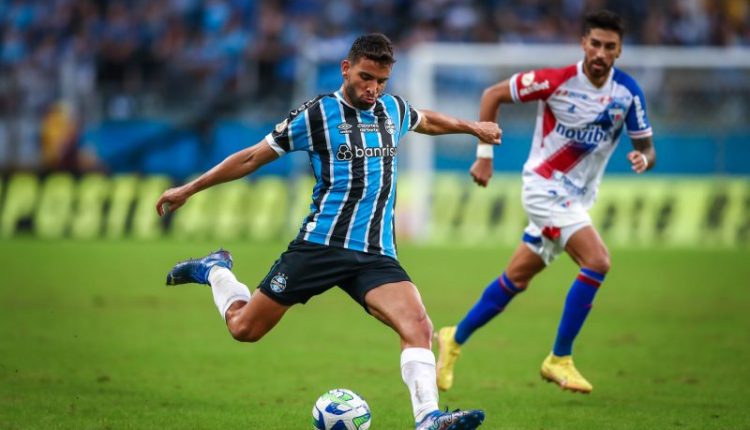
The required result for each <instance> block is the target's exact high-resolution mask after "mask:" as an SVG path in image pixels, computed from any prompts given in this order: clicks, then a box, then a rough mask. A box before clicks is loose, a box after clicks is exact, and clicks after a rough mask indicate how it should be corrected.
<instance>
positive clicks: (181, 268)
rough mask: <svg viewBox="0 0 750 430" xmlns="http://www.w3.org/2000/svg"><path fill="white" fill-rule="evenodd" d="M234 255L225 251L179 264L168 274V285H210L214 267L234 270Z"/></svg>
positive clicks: (220, 250) (221, 250)
mask: <svg viewBox="0 0 750 430" xmlns="http://www.w3.org/2000/svg"><path fill="white" fill-rule="evenodd" d="M232 264H233V262H232V254H230V253H229V251H226V250H224V249H219V250H218V251H215V252H212V253H210V254H208V255H207V256H205V257H203V258H191V259H190V260H185V261H181V262H179V263H177V264H176V265H175V266H174V267H173V268H172V270H170V271H169V273H168V274H167V285H180V284H189V283H191V282H194V283H197V284H206V285H208V272H210V271H211V268H212V267H214V266H220V267H226V268H227V269H230V270H231V269H232Z"/></svg>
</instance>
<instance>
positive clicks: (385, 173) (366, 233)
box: [156, 34, 500, 430]
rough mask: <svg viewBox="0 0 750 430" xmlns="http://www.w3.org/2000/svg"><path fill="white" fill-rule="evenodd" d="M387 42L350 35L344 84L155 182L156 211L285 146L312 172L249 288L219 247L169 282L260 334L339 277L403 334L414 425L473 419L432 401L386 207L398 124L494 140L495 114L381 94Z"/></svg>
mask: <svg viewBox="0 0 750 430" xmlns="http://www.w3.org/2000/svg"><path fill="white" fill-rule="evenodd" d="M394 62H395V60H394V58H393V49H392V46H391V43H390V41H389V40H388V38H386V37H385V36H383V35H382V34H370V35H366V36H362V37H360V38H358V39H357V40H356V41H355V42H354V44H353V45H352V47H351V50H350V51H349V55H348V56H347V58H346V59H345V60H343V61H342V63H341V74H342V77H343V84H342V86H341V88H340V89H339V90H338V91H336V92H334V93H332V94H327V95H321V96H318V97H315V98H314V99H311V100H309V101H307V102H305V103H303V104H302V105H301V106H300V107H298V108H297V109H294V110H293V111H291V112H290V113H289V116H288V117H287V118H286V119H284V120H283V121H282V122H280V123H279V124H278V125H277V126H276V127H275V129H274V130H273V131H272V132H271V133H270V134H268V136H266V138H265V139H264V140H262V141H261V142H259V143H258V144H256V145H254V146H252V147H249V148H247V149H244V150H241V151H239V152H237V153H235V154H232V155H230V156H229V157H227V158H226V159H225V160H224V161H223V162H221V163H220V164H219V165H217V166H215V167H214V168H212V169H211V170H209V171H208V172H206V173H204V174H203V175H202V176H200V177H199V178H197V179H196V180H194V181H192V182H190V183H188V184H185V185H183V186H180V187H177V188H172V189H169V190H167V191H165V192H164V194H162V196H161V197H160V198H159V200H158V202H157V205H156V207H157V211H158V212H159V214H160V215H163V214H164V211H165V209H166V208H169V210H172V211H174V210H176V209H178V208H179V207H180V206H182V205H183V204H185V202H186V201H187V199H188V198H189V197H190V196H192V195H193V194H195V193H197V192H198V191H201V190H203V189H206V188H208V187H211V186H213V185H216V184H219V183H222V182H227V181H231V180H234V179H238V178H241V177H243V176H246V175H248V174H250V173H252V172H254V171H255V170H257V169H258V168H259V167H261V166H263V165H264V164H267V163H269V162H271V161H273V160H275V159H276V158H278V157H279V156H282V155H284V154H286V153H287V152H291V151H306V152H307V153H308V155H309V157H310V164H311V166H312V170H313V173H314V174H315V178H316V181H317V182H316V184H315V187H314V188H313V192H312V204H311V205H310V214H309V215H308V216H307V217H306V218H305V220H304V221H303V223H302V225H301V228H300V232H299V234H298V236H297V238H296V239H295V240H294V241H292V243H291V244H290V245H289V248H288V249H287V250H286V251H285V252H284V253H282V254H281V256H280V257H279V259H278V260H277V261H276V263H274V265H273V267H271V269H270V271H269V272H268V275H266V277H265V278H264V279H263V280H262V281H261V283H260V285H259V287H258V289H257V290H256V291H255V292H254V293H253V294H251V293H250V291H249V290H248V288H247V287H246V286H245V285H244V284H242V283H240V282H239V281H237V279H236V278H235V276H234V275H233V274H232V272H231V268H232V258H231V255H230V254H229V253H228V252H227V251H224V250H220V251H217V252H215V253H212V254H209V255H208V256H207V257H204V258H202V259H194V260H188V261H185V262H182V263H179V264H177V265H176V266H175V267H174V268H173V269H172V271H170V273H169V274H168V275H167V284H168V285H177V284H184V283H189V282H196V283H202V284H209V285H210V286H211V291H212V293H213V297H214V302H215V303H216V306H217V308H218V309H219V312H220V314H221V316H222V317H223V318H224V319H225V321H226V323H227V327H228V328H229V331H230V332H231V334H232V336H233V337H234V338H235V339H237V340H239V341H246V342H255V341H258V340H260V338H262V337H263V336H264V335H265V334H266V333H267V332H268V331H270V330H271V329H272V328H273V327H274V326H275V325H276V323H278V322H279V320H281V318H282V317H283V315H284V314H285V313H286V311H287V310H288V309H289V307H291V306H293V305H295V304H297V303H306V302H307V301H308V300H309V299H310V298H312V297H313V296H315V295H317V294H320V293H323V292H325V291H326V290H328V289H330V288H332V287H334V286H338V287H340V288H341V289H343V290H344V291H346V292H347V293H348V294H349V295H350V296H351V297H352V298H353V299H355V300H356V301H358V302H359V303H360V304H361V305H362V306H363V307H364V308H365V310H366V311H367V312H369V313H370V314H372V315H373V316H375V317H376V318H378V319H379V320H380V321H382V322H383V323H385V324H386V325H388V326H389V327H391V328H393V329H394V330H395V331H396V332H397V333H398V335H399V337H400V341H401V347H402V352H401V375H402V378H403V380H404V382H405V383H406V385H407V386H408V388H409V391H410V394H411V400H412V407H413V411H414V419H415V426H416V428H417V429H418V430H423V429H431V430H459V429H468V430H471V429H475V428H476V427H478V426H479V425H481V423H482V421H483V420H484V412H482V411H480V410H471V411H455V412H440V410H439V409H438V391H437V385H436V375H435V356H434V355H433V353H432V349H431V340H432V323H431V322H430V319H429V317H428V316H427V313H426V311H425V308H424V305H423V304H422V299H421V297H420V295H419V292H418V290H417V288H416V286H415V285H414V284H413V283H412V282H411V280H410V278H409V276H408V275H407V273H406V271H405V270H404V269H403V268H402V267H401V265H400V264H399V262H398V260H396V245H395V235H394V231H393V230H394V224H395V222H394V207H395V204H396V179H397V177H398V174H397V164H398V162H397V161H398V149H399V144H400V142H401V140H402V138H403V137H404V136H405V135H406V134H407V132H408V131H410V130H414V131H416V132H418V133H423V134H430V135H438V134H449V133H465V134H471V135H473V136H475V137H477V138H478V139H479V140H480V141H483V142H487V143H493V144H498V143H499V142H500V129H499V128H498V126H497V124H496V123H494V122H467V121H462V120H459V119H456V118H452V117H449V116H446V115H443V114H440V113H437V112H432V111H428V110H417V109H415V108H413V107H412V106H410V105H409V103H407V102H406V101H405V100H404V99H402V98H401V97H398V96H394V95H389V94H385V93H384V89H385V85H386V82H387V81H388V78H389V77H390V75H391V69H392V67H393V63H394Z"/></svg>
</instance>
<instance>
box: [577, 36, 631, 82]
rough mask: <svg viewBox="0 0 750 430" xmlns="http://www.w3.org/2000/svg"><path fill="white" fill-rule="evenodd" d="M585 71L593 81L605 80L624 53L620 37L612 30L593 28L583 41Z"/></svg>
mask: <svg viewBox="0 0 750 430" xmlns="http://www.w3.org/2000/svg"><path fill="white" fill-rule="evenodd" d="M581 46H583V52H584V53H585V59H584V69H585V72H586V75H588V77H589V78H591V80H592V81H595V82H596V81H599V80H602V79H605V78H606V77H607V76H608V75H609V71H610V70H612V66H614V65H615V60H616V59H617V58H618V57H619V56H620V52H622V41H621V40H620V35H619V34H617V33H616V32H614V31H612V30H604V29H601V28H593V29H591V31H590V32H589V34H587V35H586V36H583V40H582V41H581Z"/></svg>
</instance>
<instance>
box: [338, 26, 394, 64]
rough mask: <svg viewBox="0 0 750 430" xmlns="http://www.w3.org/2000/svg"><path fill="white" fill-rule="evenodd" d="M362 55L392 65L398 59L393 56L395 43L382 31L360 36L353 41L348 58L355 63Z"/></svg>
mask: <svg viewBox="0 0 750 430" xmlns="http://www.w3.org/2000/svg"><path fill="white" fill-rule="evenodd" d="M362 57H365V58H369V59H370V60H372V61H375V62H377V63H380V64H384V65H391V64H393V63H395V62H396V59H395V58H393V43H391V40H390V39H389V38H388V37H387V36H386V35H384V34H382V33H370V34H366V35H364V36H359V37H358V38H357V40H355V41H354V43H352V47H351V49H349V55H347V56H346V58H347V60H349V62H351V63H352V64H354V63H356V62H357V61H359V60H360V58H362Z"/></svg>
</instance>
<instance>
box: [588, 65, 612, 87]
mask: <svg viewBox="0 0 750 430" xmlns="http://www.w3.org/2000/svg"><path fill="white" fill-rule="evenodd" d="M611 70H612V69H610V70H608V71H607V73H605V74H604V75H602V76H600V77H598V78H595V77H593V76H592V75H591V71H590V70H589V68H588V66H587V65H586V62H585V61H584V62H583V74H584V75H586V78H588V80H589V82H591V85H593V86H595V87H596V88H601V87H603V86H604V84H606V83H607V79H608V78H609V73H610V72H611Z"/></svg>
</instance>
